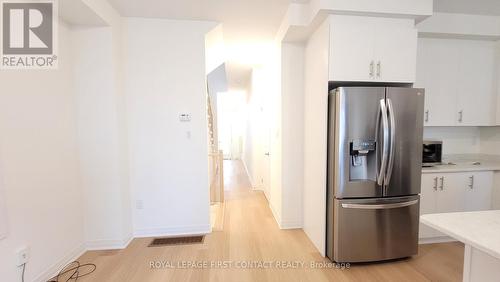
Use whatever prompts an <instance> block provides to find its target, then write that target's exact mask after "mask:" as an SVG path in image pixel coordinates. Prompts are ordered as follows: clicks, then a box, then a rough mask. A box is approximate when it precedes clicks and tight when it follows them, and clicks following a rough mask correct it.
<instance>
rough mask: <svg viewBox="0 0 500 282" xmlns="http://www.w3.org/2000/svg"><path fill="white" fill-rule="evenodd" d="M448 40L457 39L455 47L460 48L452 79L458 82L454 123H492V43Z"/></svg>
mask: <svg viewBox="0 0 500 282" xmlns="http://www.w3.org/2000/svg"><path fill="white" fill-rule="evenodd" d="M452 42H457V44H456V46H459V47H460V48H459V49H460V60H459V64H460V65H459V71H458V77H457V79H456V83H457V84H458V92H457V94H458V95H457V96H458V103H457V113H456V115H457V125H464V126H485V125H495V123H496V116H495V111H496V103H495V102H494V101H496V90H495V89H494V85H495V83H494V79H495V77H494V74H495V67H496V53H495V52H496V47H495V44H496V43H495V42H490V41H479V40H454V41H452ZM450 48H452V47H451V46H450ZM455 48H457V47H455Z"/></svg>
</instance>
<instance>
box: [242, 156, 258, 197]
mask: <svg viewBox="0 0 500 282" xmlns="http://www.w3.org/2000/svg"><path fill="white" fill-rule="evenodd" d="M241 163H242V164H243V168H244V169H245V172H246V174H247V176H248V180H250V185H252V189H254V190H256V189H258V188H257V185H255V181H253V178H252V176H251V175H250V172H249V171H248V167H247V164H246V163H245V161H244V160H243V159H242V160H241Z"/></svg>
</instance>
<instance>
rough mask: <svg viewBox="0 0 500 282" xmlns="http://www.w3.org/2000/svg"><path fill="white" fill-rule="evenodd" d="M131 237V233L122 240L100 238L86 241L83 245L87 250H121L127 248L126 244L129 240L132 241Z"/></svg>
mask: <svg viewBox="0 0 500 282" xmlns="http://www.w3.org/2000/svg"><path fill="white" fill-rule="evenodd" d="M133 239H134V237H133V236H132V234H131V235H129V236H127V238H124V239H123V240H113V239H101V240H92V241H87V243H86V244H85V246H86V249H87V251H100V250H121V249H125V248H127V246H128V245H129V244H130V242H132V240H133Z"/></svg>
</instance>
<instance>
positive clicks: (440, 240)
mask: <svg viewBox="0 0 500 282" xmlns="http://www.w3.org/2000/svg"><path fill="white" fill-rule="evenodd" d="M456 241H457V240H455V239H453V238H451V237H449V236H441V237H430V238H420V239H419V240H418V243H419V244H420V245H424V244H435V243H448V242H456Z"/></svg>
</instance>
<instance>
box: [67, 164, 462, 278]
mask: <svg viewBox="0 0 500 282" xmlns="http://www.w3.org/2000/svg"><path fill="white" fill-rule="evenodd" d="M224 166H225V168H226V179H225V180H226V181H225V182H226V183H227V184H226V204H225V215H224V227H223V230H222V231H217V232H213V233H211V234H209V235H207V236H206V238H205V241H204V243H203V244H198V245H185V246H169V247H155V248H148V247H147V245H148V244H149V243H150V241H151V239H146V238H145V239H135V240H133V241H132V242H131V244H130V245H129V246H128V247H127V248H126V249H124V250H119V251H89V252H86V253H85V254H84V255H83V256H82V257H80V258H79V261H80V262H81V263H85V262H92V263H95V264H96V265H97V270H96V271H95V272H94V273H92V274H91V275H89V276H86V277H82V278H80V279H78V281H141V282H143V281H238V282H242V281H259V282H260V281H314V282H316V281H398V282H399V281H461V280H462V260H463V245H461V244H460V243H447V244H433V245H423V246H421V247H420V252H419V255H418V256H416V257H414V258H411V259H404V260H398V261H392V262H386V263H374V264H361V265H352V266H351V267H350V268H349V269H331V268H330V269H311V268H309V267H305V268H297V269H280V268H272V269H241V268H237V267H236V266H235V267H231V268H228V269H216V268H209V269H192V268H190V269H179V268H161V269H152V268H151V267H150V262H152V261H168V262H170V263H171V264H172V265H175V266H177V263H178V262H181V261H191V262H192V261H207V262H210V261H232V262H233V263H234V265H236V263H238V262H239V261H302V262H305V265H306V266H309V264H310V262H327V260H326V259H324V258H322V257H321V256H320V254H319V253H318V252H317V251H316V249H315V248H314V246H313V245H312V243H311V242H310V241H309V239H308V238H307V236H306V235H305V234H304V232H303V231H302V230H280V229H279V228H278V226H277V224H276V222H275V221H274V219H273V216H272V214H271V211H270V209H269V207H268V205H267V201H266V199H265V197H264V195H263V193H262V192H259V191H252V190H251V188H250V183H249V181H248V178H247V176H246V174H245V170H244V168H243V166H242V164H241V162H239V161H227V162H226V163H225V164H224ZM63 281H65V280H63Z"/></svg>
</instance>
